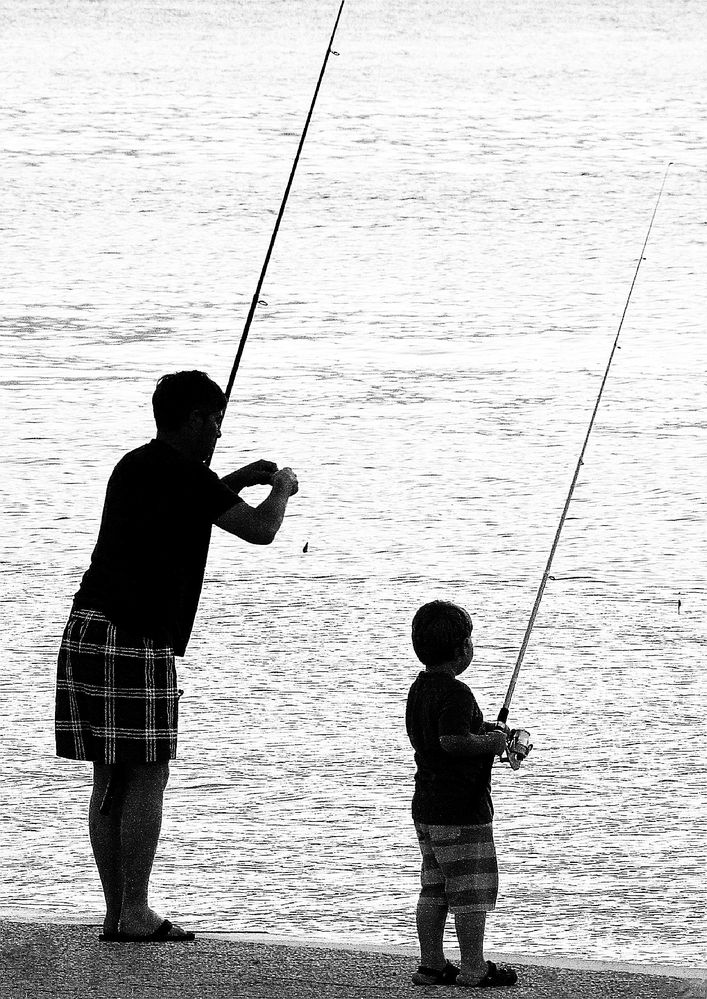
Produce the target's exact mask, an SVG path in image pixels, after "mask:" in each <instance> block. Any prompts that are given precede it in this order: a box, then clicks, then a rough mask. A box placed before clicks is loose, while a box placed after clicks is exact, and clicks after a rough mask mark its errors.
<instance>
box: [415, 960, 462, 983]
mask: <svg viewBox="0 0 707 999" xmlns="http://www.w3.org/2000/svg"><path fill="white" fill-rule="evenodd" d="M458 974H459V968H455V967H454V965H453V964H450V962H449V961H447V963H446V964H445V966H444V967H443V968H442V970H441V971H439V970H438V969H437V968H426V967H425V966H424V965H423V964H421V965H420V967H419V968H418V969H417V971H416V972H415V974H414V975H413V976H412V980H413V983H414V984H415V985H454V983H455V982H456V980H457V975H458Z"/></svg>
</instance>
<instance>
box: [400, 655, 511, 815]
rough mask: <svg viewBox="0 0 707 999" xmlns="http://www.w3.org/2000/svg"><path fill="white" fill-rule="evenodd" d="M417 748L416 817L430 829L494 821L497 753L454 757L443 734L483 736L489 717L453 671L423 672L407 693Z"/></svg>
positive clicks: (408, 715)
mask: <svg viewBox="0 0 707 999" xmlns="http://www.w3.org/2000/svg"><path fill="white" fill-rule="evenodd" d="M405 723H406V726H407V732H408V736H409V738H410V742H411V743H412V747H413V749H414V750H415V763H416V764H417V773H416V774H415V794H414V796H413V799H412V817H413V818H414V819H416V820H417V821H418V822H426V823H429V824H431V825H485V824H486V823H488V822H491V821H492V819H493V805H492V803H491V768H492V766H493V754H491V753H489V754H488V755H483V756H453V755H452V754H451V753H447V752H445V751H444V750H443V749H442V747H441V746H440V744H439V737H440V736H441V735H461V736H464V735H469V734H471V735H480V734H481V733H482V732H484V731H485V726H484V717H483V715H482V713H481V709H480V708H479V706H478V704H477V703H476V699H475V698H474V695H473V694H472V692H471V691H470V690H469V688H468V687H467V685H466V684H465V683H462V682H461V681H460V680H457V679H456V678H455V677H453V676H450V675H449V674H448V673H429V672H423V673H420V674H419V676H418V677H417V679H416V680H415V682H414V683H413V685H412V687H411V688H410V692H409V694H408V700H407V710H406V715H405Z"/></svg>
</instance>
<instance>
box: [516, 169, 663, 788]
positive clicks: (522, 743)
mask: <svg viewBox="0 0 707 999" xmlns="http://www.w3.org/2000/svg"><path fill="white" fill-rule="evenodd" d="M671 166H672V163H668V165H667V166H666V168H665V173H664V175H663V182H662V184H661V185H660V191H659V192H658V197H657V198H656V202H655V207H654V208H653V214H652V215H651V220H650V224H649V226H648V231H647V233H646V238H645V239H644V241H643V246H642V248H641V252H640V254H639V257H638V262H637V264H636V270H635V272H634V275H633V281H632V282H631V287H630V288H629V292H628V296H627V298H626V304H625V305H624V311H623V312H622V314H621V321H620V322H619V328H618V330H617V332H616V337H615V339H614V345H613V347H612V348H611V353H610V354H609V360H608V362H607V365H606V369H605V371H604V377H603V378H602V381H601V385H600V387H599V393H598V395H597V398H596V402H595V403H594V410H593V411H592V416H591V419H590V421H589V427H588V429H587V434H586V436H585V438H584V443H583V445H582V450H581V451H580V452H579V458H578V460H577V467H576V468H575V470H574V476H573V477H572V483H571V485H570V488H569V492H568V493H567V499H566V500H565V505H564V508H563V510H562V515H561V516H560V522H559V524H558V525H557V531H556V532H555V538H554V541H553V542H552V547H551V548H550V555H549V557H548V560H547V564H546V565H545V571H544V572H543V575H542V579H541V580H540V586H539V587H538V592H537V595H536V597H535V603H534V604H533V609H532V611H531V614H530V620H529V621H528V626H527V628H526V629H525V635H524V636H523V642H522V643H521V647H520V651H519V653H518V659H517V660H516V665H515V669H514V670H513V675H512V677H511V682H510V683H509V685H508V690H507V692H506V698H505V700H504V702H503V707H502V708H501V710H500V711H499V713H498V721H499V722H501V723H503V724H505V722H506V720H507V718H508V710H509V708H510V705H511V699H512V697H513V692H514V690H515V687H516V682H517V680H518V674H519V673H520V668H521V665H522V664H523V658H524V656H525V652H526V649H527V648H528V642H529V641H530V635H531V633H532V630H533V625H534V624H535V618H536V617H537V615H538V610H539V608H540V601H541V600H542V598H543V593H544V592H545V586H546V584H547V581H548V578H549V576H550V568H551V566H552V560H553V558H554V557H555V551H556V550H557V545H558V543H559V540H560V534H561V533H562V528H563V527H564V524H565V520H566V519H567V511H568V510H569V505H570V503H571V502H572V495H573V494H574V487H575V486H576V484H577V479H578V478H579V470H580V469H581V467H582V465H583V464H584V452H585V451H586V449H587V444H588V442H589V436H590V434H591V432H592V428H593V427H594V420H595V418H596V415H597V411H598V409H599V403H600V402H601V397H602V395H603V393H604V386H605V385H606V381H607V378H608V377H609V369H610V368H611V362H612V361H613V359H614V354H615V353H616V350H617V348H618V344H619V336H620V335H621V328H622V326H623V324H624V319H625V318H626V313H627V311H628V306H629V302H630V301H631V295H632V294H633V289H634V286H635V284H636V278H637V277H638V272H639V270H640V267H641V263H642V262H643V260H644V256H643V254H644V253H645V251H646V246H647V245H648V239H649V237H650V234H651V229H652V228H653V222H654V221H655V217H656V214H657V212H658V205H659V204H660V199H661V197H662V195H663V189H664V187H665V182H666V180H667V178H668V171H669V170H670V167H671ZM529 738H530V737H529V735H528V733H527V732H526V731H525V730H524V729H518V730H517V732H515V733H514V734H513V735H512V738H511V740H510V743H509V748H508V761H509V763H510V764H511V766H512V767H513V769H514V770H517V769H518V767H519V766H520V764H521V762H522V760H523V759H525V757H526V756H527V755H528V753H529V752H530V750H531V749H532V746H531V744H530V741H529Z"/></svg>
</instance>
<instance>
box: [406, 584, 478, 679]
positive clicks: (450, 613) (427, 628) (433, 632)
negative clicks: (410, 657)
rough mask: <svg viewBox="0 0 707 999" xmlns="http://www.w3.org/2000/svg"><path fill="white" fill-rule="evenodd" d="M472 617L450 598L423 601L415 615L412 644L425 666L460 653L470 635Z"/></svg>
mask: <svg viewBox="0 0 707 999" xmlns="http://www.w3.org/2000/svg"><path fill="white" fill-rule="evenodd" d="M472 629H473V625H472V623H471V618H470V617H469V615H468V614H467V612H466V611H465V610H464V609H463V608H462V607H457V605H456V604H451V603H449V602H448V601H447V600H432V601H431V602H430V603H428V604H423V606H422V607H420V609H419V610H418V611H417V613H416V614H415V617H414V618H413V619H412V647H413V648H414V650H415V655H416V656H417V658H418V659H419V660H420V662H423V663H424V664H425V666H439V665H441V664H442V663H447V662H450V661H451V660H452V659H455V658H456V656H457V655H458V654H459V649H460V647H461V646H462V645H463V644H464V642H465V641H466V639H467V638H469V637H470V635H471V632H472Z"/></svg>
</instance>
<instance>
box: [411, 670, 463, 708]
mask: <svg viewBox="0 0 707 999" xmlns="http://www.w3.org/2000/svg"><path fill="white" fill-rule="evenodd" d="M412 694H417V695H418V696H422V697H425V696H429V697H438V696H440V695H447V696H451V697H454V698H463V699H465V700H467V699H468V700H471V701H474V702H475V701H476V698H475V697H474V694H473V693H472V690H471V688H470V687H469V685H468V684H467V683H464V681H463V680H460V679H459V678H458V677H456V676H450V675H449V673H435V672H434V671H430V670H421V672H420V673H418V675H417V676H416V678H415V680H414V681H413V683H412V686H411V687H410V691H409V695H408V696H410V695H412Z"/></svg>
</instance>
